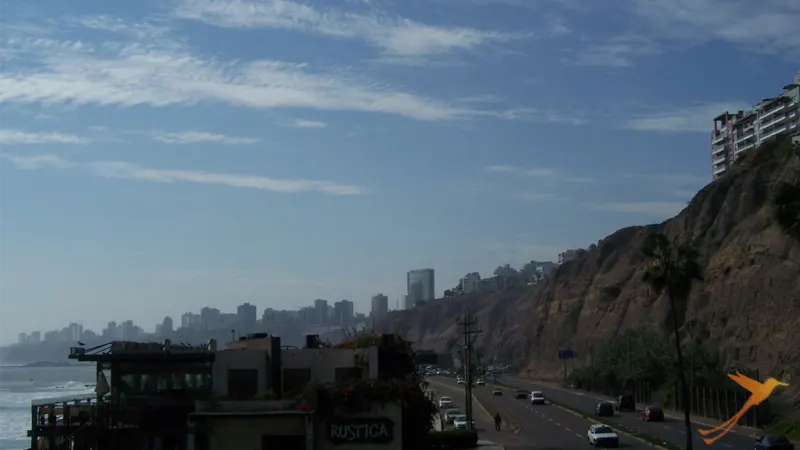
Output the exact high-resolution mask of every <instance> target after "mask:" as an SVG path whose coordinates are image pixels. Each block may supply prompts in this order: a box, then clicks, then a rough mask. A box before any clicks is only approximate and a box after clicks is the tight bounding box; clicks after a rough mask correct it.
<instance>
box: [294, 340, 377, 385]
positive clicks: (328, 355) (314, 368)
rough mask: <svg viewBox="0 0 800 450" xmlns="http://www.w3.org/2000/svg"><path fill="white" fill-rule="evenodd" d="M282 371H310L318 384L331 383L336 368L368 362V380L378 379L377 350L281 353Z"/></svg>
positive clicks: (312, 350)
mask: <svg viewBox="0 0 800 450" xmlns="http://www.w3.org/2000/svg"><path fill="white" fill-rule="evenodd" d="M281 358H282V359H283V368H284V369H311V377H312V379H313V380H315V381H316V382H318V383H333V382H335V380H336V375H335V374H336V369H337V368H349V367H357V366H358V365H359V361H364V362H368V364H369V370H367V371H366V373H365V375H366V376H368V378H369V379H377V378H378V348H377V347H373V348H365V349H349V348H342V349H339V348H320V349H300V350H283V351H281Z"/></svg>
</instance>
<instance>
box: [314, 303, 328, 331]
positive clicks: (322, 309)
mask: <svg viewBox="0 0 800 450" xmlns="http://www.w3.org/2000/svg"><path fill="white" fill-rule="evenodd" d="M328 316H329V314H328V301H327V300H322V299H321V298H318V299H316V300H314V320H313V322H312V324H313V325H319V326H324V325H327V324H328Z"/></svg>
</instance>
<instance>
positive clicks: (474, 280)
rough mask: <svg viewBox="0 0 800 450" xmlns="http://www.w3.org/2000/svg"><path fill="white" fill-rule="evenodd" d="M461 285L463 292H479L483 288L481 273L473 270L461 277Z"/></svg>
mask: <svg viewBox="0 0 800 450" xmlns="http://www.w3.org/2000/svg"><path fill="white" fill-rule="evenodd" d="M459 286H460V287H461V292H462V293H464V294H472V293H473V292H479V291H480V289H481V274H480V273H478V272H472V273H468V274H466V275H464V277H463V278H461V282H460V284H459Z"/></svg>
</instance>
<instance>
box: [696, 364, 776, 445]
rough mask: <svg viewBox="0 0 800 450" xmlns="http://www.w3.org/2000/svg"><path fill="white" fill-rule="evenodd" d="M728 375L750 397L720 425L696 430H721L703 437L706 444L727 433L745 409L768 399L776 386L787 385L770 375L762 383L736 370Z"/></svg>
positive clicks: (708, 432) (705, 432) (704, 432)
mask: <svg viewBox="0 0 800 450" xmlns="http://www.w3.org/2000/svg"><path fill="white" fill-rule="evenodd" d="M728 376H729V377H730V379H731V380H733V381H735V382H736V383H737V384H739V386H741V387H743V388H745V389H747V390H748V391H750V398H748V399H747V401H746V402H744V405H743V406H742V409H740V410H739V412H738V413H736V415H734V416H733V417H731V418H730V419H728V420H727V421H726V422H725V423H723V424H722V425H720V426H718V427H714V428H711V429H710V430H697V431H698V432H699V433H700V434H701V435H703V436H708V435H709V434H712V433H715V432H717V431H720V430H721V432H720V433H719V434H718V435H717V436H715V437H713V438H703V441H704V442H705V443H706V444H708V445H711V444H713V443H714V442H716V441H717V440H718V439H719V438H721V437H722V436H725V435H726V434H728V432H729V431H731V428H733V426H734V425H736V424H737V423H739V420H740V419H741V418H742V416H744V415H745V414H747V411H749V410H750V408H752V407H753V406H758V405H760V404H761V402H763V401H764V400H766V399H768V398H769V396H770V395H772V391H774V390H775V388H776V387H778V386H789V385H788V384H786V383H781V382H780V381H778V380H776V379H775V378H772V377H770V378H767V380H766V381H764V382H763V383H759V382H758V381H756V380H753V379H751V378H748V377H746V376H744V375H742V374H741V373H739V372H738V371H737V372H736V375H733V374H728Z"/></svg>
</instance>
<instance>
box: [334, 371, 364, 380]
mask: <svg viewBox="0 0 800 450" xmlns="http://www.w3.org/2000/svg"><path fill="white" fill-rule="evenodd" d="M362 371H363V369H362V368H361V367H337V368H336V369H335V370H334V377H335V378H336V380H335V381H336V382H337V383H340V382H342V381H348V380H360V379H361V374H362Z"/></svg>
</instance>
